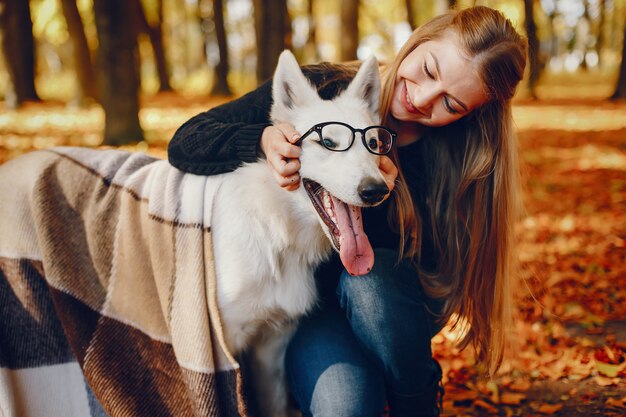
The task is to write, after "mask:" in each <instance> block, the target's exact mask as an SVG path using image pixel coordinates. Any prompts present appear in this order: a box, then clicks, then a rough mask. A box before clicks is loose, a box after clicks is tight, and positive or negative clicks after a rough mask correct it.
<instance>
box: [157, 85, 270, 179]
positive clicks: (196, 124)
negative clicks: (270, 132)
mask: <svg viewBox="0 0 626 417" xmlns="http://www.w3.org/2000/svg"><path fill="white" fill-rule="evenodd" d="M271 106H272V83H271V80H270V81H268V82H265V83H264V84H262V85H261V86H260V87H259V88H257V89H256V90H254V91H252V92H250V93H248V94H246V95H244V96H242V97H240V98H238V99H236V100H233V101H231V102H228V103H225V104H223V105H220V106H217V107H214V108H213V109H211V110H209V111H206V112H204V113H200V114H198V115H196V116H194V117H192V118H191V119H189V120H188V121H187V122H185V123H184V124H183V125H182V126H181V127H180V128H178V130H177V131H176V133H174V137H173V138H172V140H171V141H170V143H169V145H168V160H169V162H170V164H172V165H173V166H175V167H176V168H178V169H180V170H181V171H185V172H189V173H192V174H198V175H215V174H221V173H224V172H229V171H233V170H235V169H236V168H237V167H239V166H240V165H241V164H242V163H244V162H254V161H256V160H257V159H258V157H259V154H260V146H259V145H260V139H261V134H262V133H263V129H265V128H266V127H267V126H269V125H271V122H270V120H269V113H270V109H271Z"/></svg>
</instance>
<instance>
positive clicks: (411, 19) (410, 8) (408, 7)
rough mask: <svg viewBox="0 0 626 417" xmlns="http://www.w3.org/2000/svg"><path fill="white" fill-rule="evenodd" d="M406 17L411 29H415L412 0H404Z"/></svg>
mask: <svg viewBox="0 0 626 417" xmlns="http://www.w3.org/2000/svg"><path fill="white" fill-rule="evenodd" d="M405 4H406V19H407V20H408V22H409V25H410V26H411V30H415V29H417V16H416V14H417V13H416V12H415V7H413V0H406V1H405Z"/></svg>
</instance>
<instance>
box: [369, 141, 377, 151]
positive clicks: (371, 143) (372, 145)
mask: <svg viewBox="0 0 626 417" xmlns="http://www.w3.org/2000/svg"><path fill="white" fill-rule="evenodd" d="M367 146H369V148H370V149H371V150H373V151H375V150H377V149H378V139H376V138H371V139H370V140H369V142H368V145H367Z"/></svg>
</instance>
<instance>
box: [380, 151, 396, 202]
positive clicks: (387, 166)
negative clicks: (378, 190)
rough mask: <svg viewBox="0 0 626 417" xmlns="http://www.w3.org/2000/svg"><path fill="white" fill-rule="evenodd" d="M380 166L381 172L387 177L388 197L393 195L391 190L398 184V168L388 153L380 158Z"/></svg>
mask: <svg viewBox="0 0 626 417" xmlns="http://www.w3.org/2000/svg"><path fill="white" fill-rule="evenodd" d="M378 168H380V172H381V173H382V174H383V178H384V179H385V183H386V184H387V187H388V188H389V194H387V197H389V196H390V195H391V191H392V190H393V187H394V186H395V185H396V177H397V176H398V168H397V167H396V165H395V164H394V163H393V161H392V160H391V158H389V157H388V156H387V155H382V156H381V157H380V160H379V161H378Z"/></svg>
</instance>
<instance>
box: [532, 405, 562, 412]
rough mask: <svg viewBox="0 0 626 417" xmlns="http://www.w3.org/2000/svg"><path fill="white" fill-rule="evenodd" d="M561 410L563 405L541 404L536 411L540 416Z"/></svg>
mask: <svg viewBox="0 0 626 417" xmlns="http://www.w3.org/2000/svg"><path fill="white" fill-rule="evenodd" d="M562 409H563V404H541V406H540V407H539V409H538V410H537V411H538V412H540V413H541V414H555V413H558V412H559V411H561V410H562Z"/></svg>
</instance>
